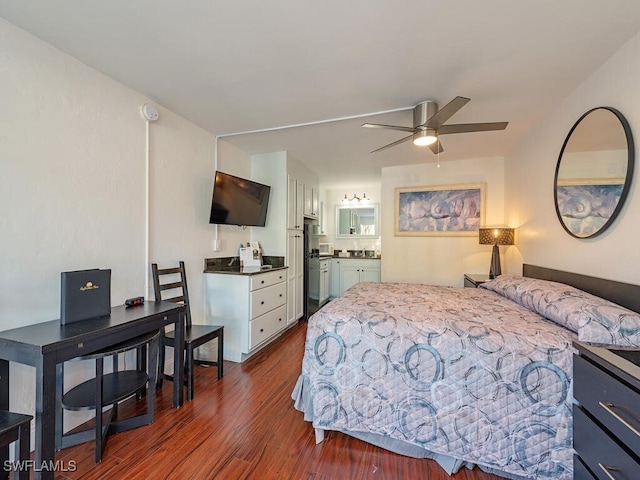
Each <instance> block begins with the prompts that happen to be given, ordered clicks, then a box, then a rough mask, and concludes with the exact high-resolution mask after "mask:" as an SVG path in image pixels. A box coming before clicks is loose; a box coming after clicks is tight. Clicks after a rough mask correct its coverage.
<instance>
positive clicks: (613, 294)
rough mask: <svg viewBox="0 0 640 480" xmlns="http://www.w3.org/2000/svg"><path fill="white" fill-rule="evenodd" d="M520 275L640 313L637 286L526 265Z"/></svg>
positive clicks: (639, 295)
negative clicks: (557, 283)
mask: <svg viewBox="0 0 640 480" xmlns="http://www.w3.org/2000/svg"><path fill="white" fill-rule="evenodd" d="M522 275H523V276H525V277H531V278H539V279H541V280H550V281H552V282H560V283H564V284H566V285H571V286H573V287H576V288H578V289H580V290H583V291H585V292H587V293H590V294H592V295H596V296H597V297H600V298H605V299H607V300H609V301H610V302H613V303H617V304H618V305H622V306H623V307H625V308H628V309H629V310H633V311H634V312H638V313H640V286H639V285H632V284H630V283H622V282H616V281H614V280H605V279H603V278H597V277H590V276H588V275H581V274H579V273H571V272H563V271H562V270H553V269H551V268H545V267H538V266H536V265H528V264H526V263H525V264H524V265H523V266H522Z"/></svg>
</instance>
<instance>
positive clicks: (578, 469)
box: [573, 455, 597, 480]
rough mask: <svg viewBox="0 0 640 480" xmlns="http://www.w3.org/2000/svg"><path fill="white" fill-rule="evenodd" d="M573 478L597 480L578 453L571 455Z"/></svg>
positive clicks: (576, 479)
mask: <svg viewBox="0 0 640 480" xmlns="http://www.w3.org/2000/svg"><path fill="white" fill-rule="evenodd" d="M573 480H597V478H596V477H594V476H593V475H591V472H590V471H589V469H588V468H587V467H586V466H585V465H584V463H582V460H580V457H579V456H578V455H574V456H573Z"/></svg>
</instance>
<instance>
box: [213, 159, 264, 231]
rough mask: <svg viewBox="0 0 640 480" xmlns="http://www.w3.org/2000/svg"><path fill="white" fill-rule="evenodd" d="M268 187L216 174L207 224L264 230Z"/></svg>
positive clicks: (232, 176) (220, 173) (231, 176)
mask: <svg viewBox="0 0 640 480" xmlns="http://www.w3.org/2000/svg"><path fill="white" fill-rule="evenodd" d="M270 192H271V187H270V186H268V185H263V184H262V183H257V182H254V181H252V180H247V179H246V178H241V177H236V176H234V175H229V174H228V173H223V172H219V171H218V172H216V178H215V183H214V185H213V196H212V199H211V214H210V216H209V223H216V224H218V225H241V226H247V227H264V226H265V223H266V221H267V207H268V206H269V193H270Z"/></svg>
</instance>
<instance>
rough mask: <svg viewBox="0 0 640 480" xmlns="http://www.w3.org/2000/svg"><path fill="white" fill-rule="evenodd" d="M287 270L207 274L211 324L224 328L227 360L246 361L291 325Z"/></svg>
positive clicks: (208, 309) (207, 303) (207, 299)
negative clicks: (288, 323)
mask: <svg viewBox="0 0 640 480" xmlns="http://www.w3.org/2000/svg"><path fill="white" fill-rule="evenodd" d="M286 280H287V270H286V269H282V270H274V271H271V272H266V273H256V274H253V275H242V274H227V273H206V274H205V288H206V293H205V299H206V311H207V312H208V316H209V317H210V319H209V323H211V324H213V325H224V358H225V360H230V361H232V362H243V361H244V360H246V359H247V358H248V357H249V356H250V355H252V354H253V353H255V352H256V351H258V350H259V349H260V348H262V347H263V346H264V345H266V344H267V343H269V341H270V340H273V339H274V338H276V336H277V334H278V333H280V332H282V331H283V330H284V329H285V327H286V326H287V281H286Z"/></svg>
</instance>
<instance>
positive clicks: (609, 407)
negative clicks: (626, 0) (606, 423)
mask: <svg viewBox="0 0 640 480" xmlns="http://www.w3.org/2000/svg"><path fill="white" fill-rule="evenodd" d="M598 403H599V404H600V406H601V407H602V408H604V409H605V410H606V411H607V412H608V413H610V414H611V415H613V416H614V417H615V419H616V420H618V421H619V422H620V423H622V424H623V425H624V426H625V427H627V428H628V429H629V430H631V431H632V432H633V433H635V434H636V435H638V436H639V437H640V430H638V429H637V428H636V427H634V426H633V425H631V424H630V423H629V422H627V421H626V420H625V419H624V418H622V417H621V416H620V415H618V414H617V413H616V412H614V411H613V409H614V408H615V405H614V404H613V403H602V402H598Z"/></svg>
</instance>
